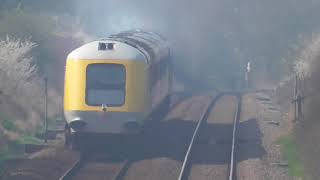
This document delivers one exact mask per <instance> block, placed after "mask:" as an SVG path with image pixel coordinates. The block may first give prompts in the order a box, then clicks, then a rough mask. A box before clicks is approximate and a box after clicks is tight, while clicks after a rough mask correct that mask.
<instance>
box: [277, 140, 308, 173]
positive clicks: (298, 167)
mask: <svg viewBox="0 0 320 180" xmlns="http://www.w3.org/2000/svg"><path fill="white" fill-rule="evenodd" d="M278 144H279V145H280V146H281V150H282V153H283V155H284V158H285V160H286V161H287V163H288V169H289V175H290V176H293V177H297V178H302V179H304V177H305V174H304V168H303V165H302V162H301V161H300V159H299V153H298V147H297V144H296V143H295V141H294V139H293V137H291V136H288V137H284V138H281V139H280V140H279V141H278Z"/></svg>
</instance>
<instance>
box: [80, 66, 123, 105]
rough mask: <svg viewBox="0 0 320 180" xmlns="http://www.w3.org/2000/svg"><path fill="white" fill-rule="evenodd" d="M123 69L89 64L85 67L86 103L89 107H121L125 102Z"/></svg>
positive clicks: (121, 67)
mask: <svg viewBox="0 0 320 180" xmlns="http://www.w3.org/2000/svg"><path fill="white" fill-rule="evenodd" d="M125 82H126V72H125V67H124V66H123V65H120V64H91V65H88V67H87V80H86V103H87V105H89V106H101V105H102V104H104V105H107V106H121V105H123V104H124V102H125Z"/></svg>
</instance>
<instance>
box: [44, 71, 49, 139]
mask: <svg viewBox="0 0 320 180" xmlns="http://www.w3.org/2000/svg"><path fill="white" fill-rule="evenodd" d="M44 142H45V143H47V142H48V78H47V77H45V78H44Z"/></svg>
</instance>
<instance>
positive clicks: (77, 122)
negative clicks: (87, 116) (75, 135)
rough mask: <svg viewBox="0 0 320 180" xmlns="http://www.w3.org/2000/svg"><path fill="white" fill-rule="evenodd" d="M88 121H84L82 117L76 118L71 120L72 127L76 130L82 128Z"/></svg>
mask: <svg viewBox="0 0 320 180" xmlns="http://www.w3.org/2000/svg"><path fill="white" fill-rule="evenodd" d="M86 124H87V123H86V122H84V121H83V120H82V119H80V118H74V119H73V120H72V121H71V122H70V127H71V128H72V129H74V130H76V131H79V130H81V129H82V128H83V127H84V126H85V125H86Z"/></svg>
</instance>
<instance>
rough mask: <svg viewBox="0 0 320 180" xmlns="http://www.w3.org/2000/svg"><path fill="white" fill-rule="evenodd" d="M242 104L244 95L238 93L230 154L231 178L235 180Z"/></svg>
mask: <svg viewBox="0 0 320 180" xmlns="http://www.w3.org/2000/svg"><path fill="white" fill-rule="evenodd" d="M241 105H242V97H241V95H238V105H237V110H236V114H235V117H234V122H233V129H232V146H231V155H230V157H231V158H230V164H229V167H230V169H229V178H228V179H229V180H235V179H236V166H235V165H236V160H235V159H236V140H237V128H238V124H239V121H240V115H241Z"/></svg>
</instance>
